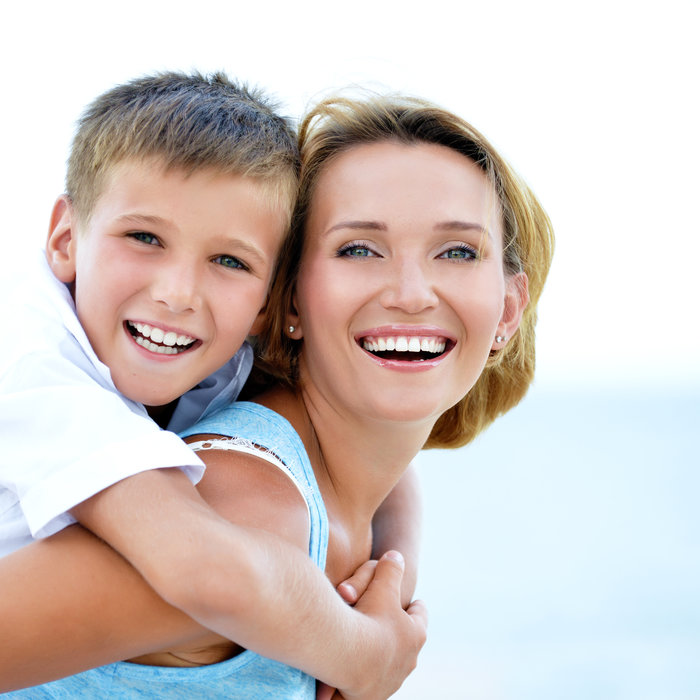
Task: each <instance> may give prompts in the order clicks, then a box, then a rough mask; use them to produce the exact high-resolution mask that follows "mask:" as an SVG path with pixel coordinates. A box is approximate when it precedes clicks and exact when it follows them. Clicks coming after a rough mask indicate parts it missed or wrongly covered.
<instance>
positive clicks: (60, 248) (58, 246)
mask: <svg viewBox="0 0 700 700" xmlns="http://www.w3.org/2000/svg"><path fill="white" fill-rule="evenodd" d="M75 226H76V221H75V215H74V212H73V207H72V206H71V203H70V199H69V198H68V195H65V194H62V195H61V196H60V197H59V198H58V199H57V200H56V203H55V204H54V205H53V211H52V212H51V223H50V225H49V235H48V238H47V239H46V259H47V260H48V263H49V267H50V268H51V271H52V272H53V273H54V275H56V277H57V278H58V279H59V280H61V282H64V283H65V284H70V283H71V282H75V258H76V236H77V230H76V229H75Z"/></svg>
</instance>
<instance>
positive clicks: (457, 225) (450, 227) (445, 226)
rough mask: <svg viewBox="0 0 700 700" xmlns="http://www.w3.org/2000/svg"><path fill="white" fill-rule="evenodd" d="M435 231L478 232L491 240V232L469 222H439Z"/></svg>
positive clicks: (480, 225)
mask: <svg viewBox="0 0 700 700" xmlns="http://www.w3.org/2000/svg"><path fill="white" fill-rule="evenodd" d="M435 230H436V231H479V233H485V234H486V235H487V236H488V237H489V238H493V236H492V235H491V231H489V230H488V229H487V228H485V227H484V226H482V224H476V223H473V222H471V221H460V220H459V219H456V220H454V221H441V222H440V223H439V224H436V225H435Z"/></svg>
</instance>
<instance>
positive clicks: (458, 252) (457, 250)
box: [438, 245, 479, 260]
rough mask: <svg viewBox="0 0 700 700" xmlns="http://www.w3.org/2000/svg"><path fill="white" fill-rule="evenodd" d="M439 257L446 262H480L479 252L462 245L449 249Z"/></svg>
mask: <svg viewBox="0 0 700 700" xmlns="http://www.w3.org/2000/svg"><path fill="white" fill-rule="evenodd" d="M438 257H439V258H444V259H446V260H478V259H479V251H477V250H475V249H474V248H472V247H471V246H468V245H460V246H455V247H454V248H449V249H448V250H446V251H445V252H444V253H440V255H438Z"/></svg>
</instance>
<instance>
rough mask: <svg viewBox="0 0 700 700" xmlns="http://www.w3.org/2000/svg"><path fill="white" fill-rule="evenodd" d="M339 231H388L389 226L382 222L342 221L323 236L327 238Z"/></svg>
mask: <svg viewBox="0 0 700 700" xmlns="http://www.w3.org/2000/svg"><path fill="white" fill-rule="evenodd" d="M339 229H352V230H355V231H386V230H387V226H386V224H384V223H382V222H381V221H363V220H357V221H355V220H353V221H340V222H339V223H337V224H334V225H333V226H331V227H330V228H329V229H328V230H327V231H326V232H325V233H324V234H323V235H324V236H326V235H328V234H329V233H331V232H332V231H338V230H339Z"/></svg>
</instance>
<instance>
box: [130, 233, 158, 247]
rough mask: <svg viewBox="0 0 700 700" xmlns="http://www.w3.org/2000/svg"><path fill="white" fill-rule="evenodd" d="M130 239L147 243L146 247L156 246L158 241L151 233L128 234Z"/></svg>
mask: <svg viewBox="0 0 700 700" xmlns="http://www.w3.org/2000/svg"><path fill="white" fill-rule="evenodd" d="M129 237H130V238H134V239H136V240H137V241H141V243H147V244H148V245H158V244H159V243H160V241H159V240H158V238H157V237H156V236H154V235H153V234H152V233H146V232H145V231H134V232H133V233H130V234H129Z"/></svg>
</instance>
